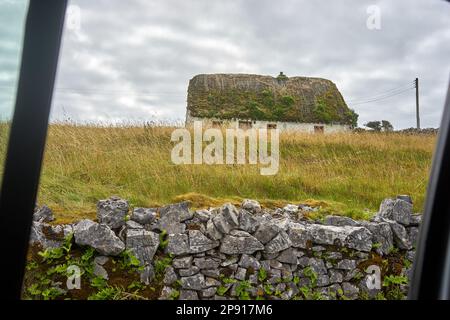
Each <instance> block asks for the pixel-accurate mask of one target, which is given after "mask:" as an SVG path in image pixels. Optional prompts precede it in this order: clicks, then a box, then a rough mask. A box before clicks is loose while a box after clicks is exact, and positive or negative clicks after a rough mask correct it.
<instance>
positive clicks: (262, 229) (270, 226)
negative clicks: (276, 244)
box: [253, 220, 281, 244]
mask: <svg viewBox="0 0 450 320" xmlns="http://www.w3.org/2000/svg"><path fill="white" fill-rule="evenodd" d="M280 231H281V229H280V227H279V226H278V225H277V224H276V223H275V222H274V221H272V220H270V221H263V222H261V223H260V226H259V228H258V230H256V232H255V233H254V235H253V236H254V237H255V238H256V239H258V240H259V241H260V242H261V243H262V244H266V243H268V242H269V241H270V240H272V239H273V238H275V237H276V236H277V234H278V233H279V232H280Z"/></svg>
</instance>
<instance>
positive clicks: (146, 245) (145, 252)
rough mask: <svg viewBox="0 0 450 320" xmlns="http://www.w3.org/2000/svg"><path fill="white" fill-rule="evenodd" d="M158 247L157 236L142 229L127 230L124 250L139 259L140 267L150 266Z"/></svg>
mask: <svg viewBox="0 0 450 320" xmlns="http://www.w3.org/2000/svg"><path fill="white" fill-rule="evenodd" d="M158 246H159V235H158V234H157V233H155V232H152V231H147V230H144V229H129V230H127V238H126V248H127V249H130V250H131V252H132V253H133V254H134V255H135V256H136V258H138V259H139V261H140V262H141V264H142V265H147V264H150V263H151V262H152V260H153V256H154V255H155V253H156V250H157V249H158Z"/></svg>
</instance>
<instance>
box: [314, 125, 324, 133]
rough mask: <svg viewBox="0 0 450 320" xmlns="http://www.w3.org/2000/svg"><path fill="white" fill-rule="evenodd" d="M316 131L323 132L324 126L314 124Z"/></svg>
mask: <svg viewBox="0 0 450 320" xmlns="http://www.w3.org/2000/svg"><path fill="white" fill-rule="evenodd" d="M314 133H323V126H314Z"/></svg>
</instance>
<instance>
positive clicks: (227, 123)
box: [186, 115, 352, 133]
mask: <svg viewBox="0 0 450 320" xmlns="http://www.w3.org/2000/svg"><path fill="white" fill-rule="evenodd" d="M194 121H202V123H203V126H204V127H206V128H208V127H213V126H215V125H216V124H219V123H220V125H222V126H224V127H227V128H232V129H237V128H239V122H241V121H242V122H251V126H252V128H255V129H266V128H268V126H269V125H276V128H277V129H279V130H280V132H289V131H291V132H292V131H293V132H305V133H316V129H315V128H316V127H323V133H338V132H349V131H351V130H352V128H351V126H350V125H343V124H323V123H299V122H282V121H263V120H248V119H232V120H223V119H214V118H211V119H209V118H197V117H191V116H189V115H188V116H187V118H186V126H191V125H192V124H193V123H194Z"/></svg>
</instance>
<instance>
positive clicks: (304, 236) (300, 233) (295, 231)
mask: <svg viewBox="0 0 450 320" xmlns="http://www.w3.org/2000/svg"><path fill="white" fill-rule="evenodd" d="M288 235H289V238H290V239H291V243H292V246H293V247H296V248H302V249H306V248H307V247H308V242H309V241H311V240H312V239H311V237H310V234H309V233H308V228H307V226H306V225H304V224H300V223H291V224H290V225H289V229H288Z"/></svg>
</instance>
